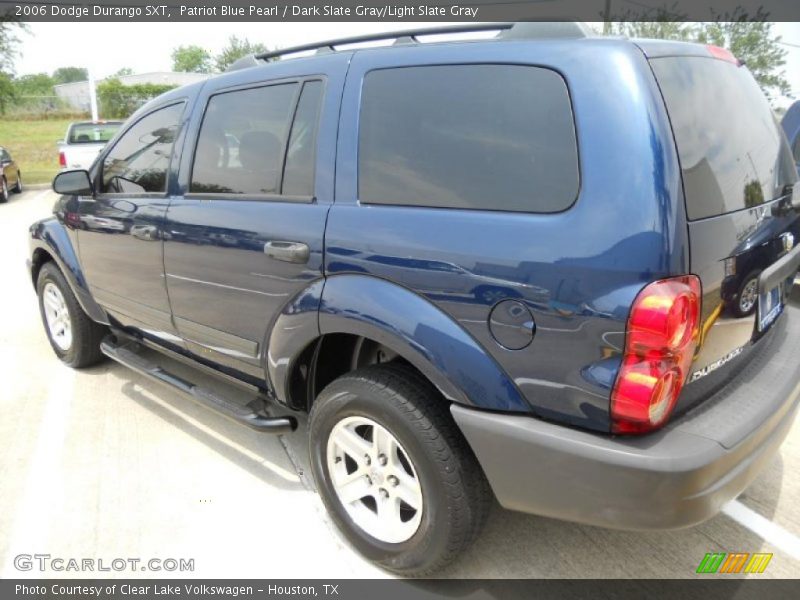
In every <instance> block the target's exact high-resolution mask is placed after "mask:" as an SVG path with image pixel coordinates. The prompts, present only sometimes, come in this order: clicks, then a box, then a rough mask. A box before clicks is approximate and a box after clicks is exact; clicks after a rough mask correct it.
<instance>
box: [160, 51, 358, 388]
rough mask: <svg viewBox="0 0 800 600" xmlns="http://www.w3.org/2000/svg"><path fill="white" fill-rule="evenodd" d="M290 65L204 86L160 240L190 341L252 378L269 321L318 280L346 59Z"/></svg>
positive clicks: (259, 370) (180, 324) (260, 366)
mask: <svg viewBox="0 0 800 600" xmlns="http://www.w3.org/2000/svg"><path fill="white" fill-rule="evenodd" d="M286 63H287V64H286V65H284V64H278V65H271V66H270V67H269V73H270V75H272V76H274V79H270V80H268V81H265V80H263V77H264V70H262V69H248V70H246V71H243V73H242V75H241V76H240V77H239V78H238V79H237V80H236V82H235V85H234V86H232V87H224V88H214V87H212V86H207V88H206V89H204V91H203V95H202V96H201V98H199V100H198V101H199V102H200V106H199V108H201V107H202V108H203V109H204V110H199V111H198V113H199V114H200V115H201V118H198V122H197V123H193V125H192V128H191V130H190V133H189V135H188V137H187V144H186V146H187V149H186V152H185V156H184V160H183V162H182V166H181V182H180V186H181V187H182V188H183V189H184V190H185V194H184V195H183V196H182V197H176V198H173V200H172V202H171V204H170V207H169V211H168V215H167V227H166V230H167V239H166V241H165V246H164V253H165V254H164V262H165V275H166V281H167V287H168V290H169V295H170V300H171V304H172V311H173V319H174V322H175V325H176V327H177V329H178V331H179V332H180V335H181V336H182V338H183V339H184V341H185V343H186V346H187V347H188V348H189V349H190V350H191V351H192V352H193V353H195V354H196V355H198V356H199V357H201V358H203V359H205V360H207V361H210V362H213V363H216V364H218V365H222V366H224V367H229V368H233V369H236V370H237V371H240V372H244V373H247V374H249V375H251V376H253V377H257V378H259V379H261V378H263V377H264V372H265V364H264V347H265V345H266V341H267V340H266V337H267V333H268V331H269V329H270V325H271V323H272V321H273V320H274V318H275V317H276V316H277V315H278V314H279V312H280V311H281V309H282V308H283V307H284V306H285V305H286V304H287V303H288V302H289V301H290V300H291V299H292V298H293V297H294V296H295V295H296V294H298V293H299V292H300V291H301V290H303V289H304V288H305V287H307V286H308V285H310V284H311V283H312V282H313V281H314V280H315V279H319V278H321V277H322V250H323V235H324V231H325V220H326V217H327V213H328V208H329V206H330V203H331V202H332V200H333V193H332V190H333V172H332V169H331V168H330V166H331V165H333V162H334V157H335V136H336V119H337V111H338V98H339V97H340V95H341V88H342V86H343V80H344V73H345V69H346V64H347V63H346V60H345V59H343V57H339V56H335V57H331V58H330V60H328V61H326V63H325V64H326V65H328V67H329V68H327V69H325V68H323V69H322V70H321V71H318V72H316V73H312V74H303V75H296V74H293V73H292V72H291V67H292V65H291V61H286ZM316 66H319V65H316ZM324 66H325V65H323V67H324ZM228 82H230V80H228ZM229 85H230V84H229ZM190 147H191V148H190ZM317 165H320V166H319V168H317ZM326 165H327V166H326Z"/></svg>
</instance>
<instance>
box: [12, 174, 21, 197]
mask: <svg viewBox="0 0 800 600" xmlns="http://www.w3.org/2000/svg"><path fill="white" fill-rule="evenodd" d="M14 193H15V194H21V193H22V173H17V185H15V186H14Z"/></svg>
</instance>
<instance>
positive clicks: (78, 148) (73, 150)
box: [61, 142, 106, 169]
mask: <svg viewBox="0 0 800 600" xmlns="http://www.w3.org/2000/svg"><path fill="white" fill-rule="evenodd" d="M105 145H106V144H105V142H103V143H101V144H85V143H83V144H65V145H64V146H62V148H61V150H62V152H64V156H65V158H66V160H67V166H66V168H67V169H88V168H89V167H90V166H92V163H93V162H94V159H95V158H97V155H98V154H99V153H100V151H101V150H102V149H103V148H104V147H105Z"/></svg>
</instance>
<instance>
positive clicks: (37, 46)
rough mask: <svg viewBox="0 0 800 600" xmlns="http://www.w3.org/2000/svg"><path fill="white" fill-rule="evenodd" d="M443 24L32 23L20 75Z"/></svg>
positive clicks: (780, 26) (799, 87)
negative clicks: (187, 48)
mask: <svg viewBox="0 0 800 600" xmlns="http://www.w3.org/2000/svg"><path fill="white" fill-rule="evenodd" d="M441 25H444V23H402V22H390V23H385V22H382V23H330V22H328V23H264V22H260V23H240V22H237V23H85V22H78V23H69V24H64V23H31V24H30V33H29V34H24V35H23V36H22V42H23V43H22V47H21V49H20V50H21V53H20V57H19V58H18V60H17V64H16V69H17V74H18V75H25V74H28V73H41V72H47V73H52V72H53V71H54V70H55V69H57V68H58V67H64V66H85V67H88V68H89V69H91V71H92V74H93V76H94V77H96V78H98V79H99V78H102V77H105V76H107V75H111V74H112V73H115V72H116V71H118V70H119V69H121V68H123V67H129V68H131V69H133V71H134V72H135V73H147V72H152V71H169V70H170V67H171V58H170V53H171V51H172V49H173V48H174V47H176V46H181V45H188V44H198V45H201V46H203V47H205V48H207V49H208V50H210V51H211V52H212V53H216V52H218V51H219V50H221V49H222V48H223V47H224V46H225V45H226V43H227V40H228V37H229V36H231V35H237V36H238V37H240V38H241V37H246V38H248V39H249V40H250V41H252V42H262V43H264V44H265V45H266V46H267V47H269V48H285V47H287V46H294V45H299V44H306V43H310V42H315V41H322V40H328V39H331V38H340V37H347V36H353V35H360V34H366V33H373V32H383V31H393V30H398V29H407V28H409V27H414V28H416V27H420V28H422V27H434V26H441ZM774 31H775V33H776V34H778V35H780V36H781V37H782V38H783V41H784V42H787V43H788V44H794V46H790V45H784V46H783V48H784V49H785V50H787V56H786V66H785V75H786V79H787V81H789V83H790V85H791V86H792V92H791V94H790V96H789V97H786V98H783V99H781V100H780V101H779V102H778V105H783V106H786V105H788V104H790V103H791V102H792V101H793V100H794V99H798V98H800V23H776V24H775V28H774Z"/></svg>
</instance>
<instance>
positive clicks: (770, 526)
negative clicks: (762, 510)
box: [722, 500, 800, 560]
mask: <svg viewBox="0 0 800 600" xmlns="http://www.w3.org/2000/svg"><path fill="white" fill-rule="evenodd" d="M722 512H723V513H725V514H726V515H728V516H729V517H730V518H731V519H733V520H734V521H736V522H737V523H739V524H740V525H742V526H744V527H746V528H747V529H749V530H750V531H752V532H753V533H755V534H756V535H757V536H758V537H760V538H761V539H763V540H764V541H765V542H767V543H769V544H771V545H772V546H775V547H776V548H777V549H778V550H781V551H783V552H785V553H786V554H788V555H789V556H791V557H792V558H794V559H795V560H800V538H798V537H797V536H796V535H794V534H792V533H789V532H788V531H786V530H785V529H784V528H783V527H781V526H780V525H776V524H775V523H773V522H772V521H770V520H769V519H767V518H765V517H762V516H761V515H760V514H758V513H757V512H755V511H754V510H751V509H749V508H747V507H746V506H745V505H744V504H742V503H741V502H739V501H738V500H731V501H730V502H728V503H727V504H726V505H725V506H723V507H722Z"/></svg>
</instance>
